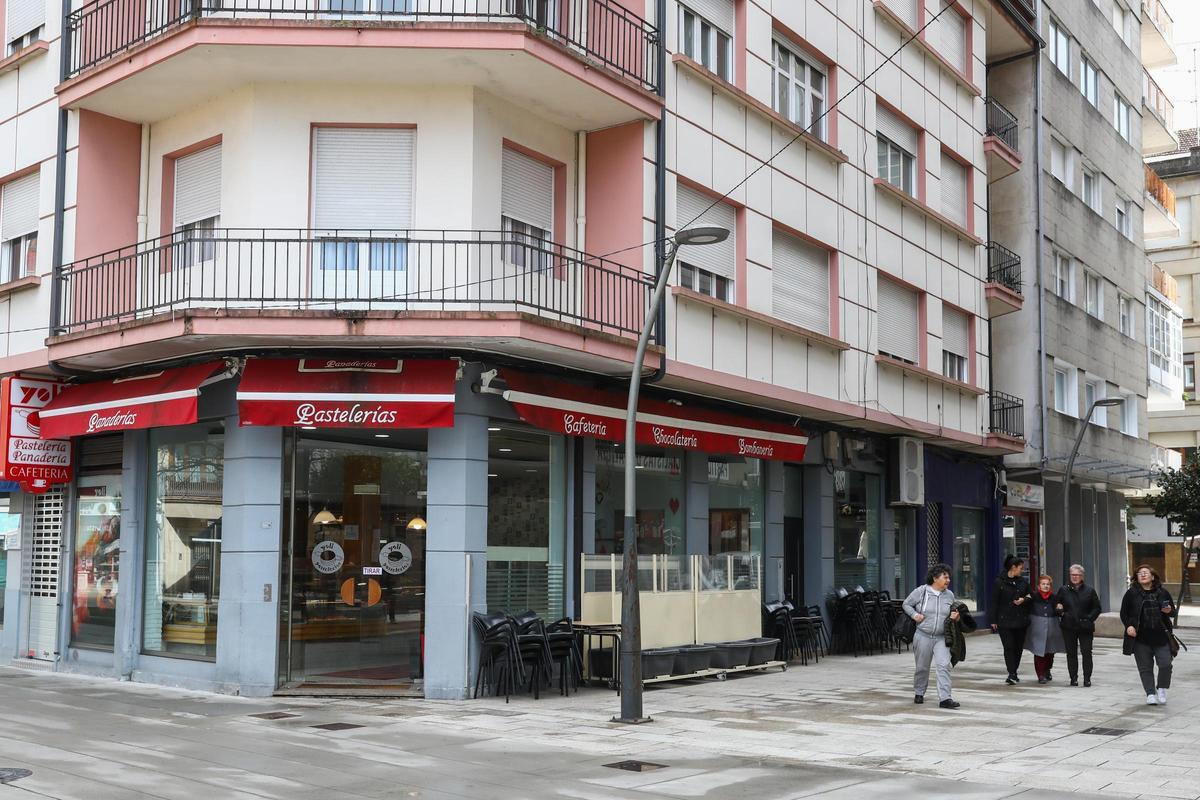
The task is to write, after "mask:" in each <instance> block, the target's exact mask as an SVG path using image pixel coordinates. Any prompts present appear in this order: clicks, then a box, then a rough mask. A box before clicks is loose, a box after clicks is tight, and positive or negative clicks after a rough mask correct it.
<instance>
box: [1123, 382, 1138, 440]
mask: <svg viewBox="0 0 1200 800" xmlns="http://www.w3.org/2000/svg"><path fill="white" fill-rule="evenodd" d="M1122 398H1123V401H1122V403H1121V406H1120V409H1121V433H1126V434H1129V435H1130V436H1137V432H1138V403H1137V395H1135V394H1126V393H1122Z"/></svg>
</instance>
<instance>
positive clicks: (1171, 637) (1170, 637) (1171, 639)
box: [1167, 632, 1187, 658]
mask: <svg viewBox="0 0 1200 800" xmlns="http://www.w3.org/2000/svg"><path fill="white" fill-rule="evenodd" d="M1167 647H1169V648H1171V658H1175V657H1176V656H1177V655H1179V648H1181V647H1182V648H1183V650H1184V652H1187V645H1186V644H1184V643H1183V642H1181V641H1179V637H1178V636H1176V635H1175V634H1174V633H1173V632H1172V633H1169V634H1167Z"/></svg>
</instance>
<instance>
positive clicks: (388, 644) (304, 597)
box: [280, 430, 428, 687]
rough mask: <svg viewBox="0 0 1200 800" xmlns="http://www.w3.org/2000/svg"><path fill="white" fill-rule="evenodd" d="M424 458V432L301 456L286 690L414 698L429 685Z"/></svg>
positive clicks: (324, 442) (315, 449)
mask: <svg viewBox="0 0 1200 800" xmlns="http://www.w3.org/2000/svg"><path fill="white" fill-rule="evenodd" d="M385 442H386V444H385ZM425 447H426V435H425V432H424V431H403V430H396V431H389V432H388V433H359V432H346V433H345V435H344V436H337V437H334V436H330V437H329V438H321V439H317V438H304V439H299V440H297V441H296V442H295V443H294V445H293V446H292V448H291V452H290V453H289V456H288V463H287V465H286V471H285V475H286V476H287V478H286V480H287V484H286V485H285V487H286V488H285V503H286V504H287V507H288V509H289V511H286V512H285V516H290V520H291V522H290V526H289V527H290V533H289V536H290V541H285V557H284V565H283V570H284V573H283V580H282V585H283V586H284V587H285V589H284V591H285V592H287V596H288V601H289V602H287V603H284V604H282V613H283V616H284V620H283V622H284V625H283V636H284V641H283V643H282V645H281V648H280V650H281V652H282V654H283V655H282V659H281V662H282V665H283V666H282V675H281V680H282V682H283V683H284V684H285V685H292V686H295V685H302V684H303V685H316V686H320V685H332V686H337V685H351V686H353V685H381V684H383V685H393V686H405V687H410V686H412V685H414V684H415V683H416V682H417V681H420V680H421V679H422V678H423V675H424V665H423V660H422V652H421V641H422V636H423V633H424V629H425V553H426V548H425V542H426V531H427V527H428V523H427V521H426V520H427V517H426V504H425V503H426V484H427V476H428V464H427V459H426V453H425Z"/></svg>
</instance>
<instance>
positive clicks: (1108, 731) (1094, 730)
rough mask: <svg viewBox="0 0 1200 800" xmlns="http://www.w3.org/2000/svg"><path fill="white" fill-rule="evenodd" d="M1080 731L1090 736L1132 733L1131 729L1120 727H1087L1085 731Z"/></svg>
mask: <svg viewBox="0 0 1200 800" xmlns="http://www.w3.org/2000/svg"><path fill="white" fill-rule="evenodd" d="M1080 733H1087V734H1090V735H1092V736H1124V735H1125V734H1127V733H1132V731H1127V730H1124V729H1122V728H1088V729H1087V730H1085V731H1080Z"/></svg>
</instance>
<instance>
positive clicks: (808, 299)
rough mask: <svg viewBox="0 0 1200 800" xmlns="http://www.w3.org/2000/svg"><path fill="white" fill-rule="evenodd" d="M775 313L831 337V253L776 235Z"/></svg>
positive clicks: (773, 303)
mask: <svg viewBox="0 0 1200 800" xmlns="http://www.w3.org/2000/svg"><path fill="white" fill-rule="evenodd" d="M773 255H774V259H773V272H772V277H773V286H772V311H773V313H774V315H775V316H776V317H777V318H778V319H781V320H784V321H785V322H791V323H794V324H796V325H799V326H800V327H802V328H807V329H808V330H810V331H815V332H816V333H824V334H828V333H829V251H827V250H825V249H823V248H820V247H817V246H815V245H811V244H809V243H808V242H804V241H801V240H799V239H797V238H796V237H794V236H788V235H787V234H786V233H779V232H778V231H776V233H775V236H774V240H773Z"/></svg>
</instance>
